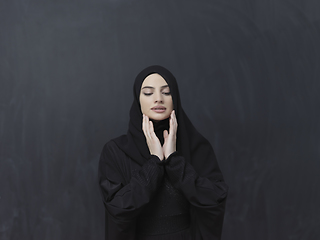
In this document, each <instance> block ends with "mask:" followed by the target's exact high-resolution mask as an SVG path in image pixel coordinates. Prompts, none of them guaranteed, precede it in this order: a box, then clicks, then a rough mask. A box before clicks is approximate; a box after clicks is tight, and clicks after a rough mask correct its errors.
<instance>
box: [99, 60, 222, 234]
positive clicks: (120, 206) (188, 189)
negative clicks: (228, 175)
mask: <svg viewBox="0 0 320 240" xmlns="http://www.w3.org/2000/svg"><path fill="white" fill-rule="evenodd" d="M152 73H158V74H160V75H161V76H162V77H163V78H164V79H165V80H166V82H167V83H168V85H169V88H170V92H171V95H172V99H173V103H174V109H175V112H176V116H177V121H178V132H177V152H174V153H173V154H171V155H170V156H169V157H168V159H166V160H164V161H160V159H159V158H158V157H157V156H154V155H150V152H149V150H148V147H147V144H146V140H145V138H144V135H143V132H142V129H141V126H142V113H141V110H140V104H139V97H138V96H139V93H140V88H141V84H142V82H143V80H144V79H145V77H147V76H148V75H150V74H152ZM163 128H165V129H167V128H168V124H167V122H166V120H165V121H162V122H160V123H158V125H157V124H155V131H156V134H157V136H158V137H159V138H161V136H162V135H161V133H162V131H163ZM157 129H159V132H158V133H157ZM160 140H161V139H160ZM165 181H166V182H167V183H170V184H169V186H171V189H174V190H176V192H177V193H178V194H180V195H181V196H182V198H183V199H185V202H187V203H188V205H187V206H188V210H187V211H188V215H189V216H190V217H189V218H188V221H189V222H188V226H185V225H183V224H182V225H181V221H180V222H179V224H180V225H179V226H177V228H175V229H176V231H174V232H172V230H170V229H169V230H168V231H167V232H166V233H162V234H157V235H149V236H146V235H143V236H142V235H141V232H140V230H139V229H141V226H140V225H141V224H140V225H139V223H140V221H141V220H140V218H139V216H141V215H143V214H144V212H143V211H144V209H147V208H148V206H150V205H152V204H154V202H155V199H157V198H158V196H157V194H159V193H160V192H161V191H162V190H161V189H162V188H163V186H164V182H165ZM99 183H100V188H101V192H102V197H103V202H104V206H105V210H106V222H105V224H106V225H105V229H106V236H105V239H106V240H118V239H126V240H127V239H128V240H129V239H132V240H133V239H135V240H137V239H145V240H162V239H168V240H169V239H175V240H179V239H181V240H182V239H184V240H186V239H188V238H190V239H195V240H201V239H210V240H218V239H220V237H221V231H222V224H223V216H224V208H225V201H226V196H227V185H226V184H225V183H224V181H223V177H222V174H221V171H220V169H219V167H218V164H217V161H216V158H215V154H214V152H213V149H212V147H211V145H210V143H209V142H208V141H207V140H206V139H205V138H204V137H203V136H202V135H201V134H199V133H198V132H197V131H196V129H195V128H194V127H193V125H192V124H191V122H190V120H189V119H188V117H187V116H186V114H185V113H184V111H183V109H182V107H181V104H180V97H179V91H178V88H177V84H176V81H175V78H174V77H173V75H172V74H171V73H170V72H169V71H168V70H166V69H165V68H163V67H160V66H151V67H149V68H146V69H145V70H143V71H142V72H141V73H140V74H139V75H138V76H137V78H136V81H135V84H134V102H133V104H132V107H131V111H130V123H129V130H128V133H127V135H123V136H121V137H119V138H116V139H113V140H111V141H109V142H108V143H107V144H106V145H105V146H104V148H103V150H102V153H101V158H100V162H99ZM166 186H168V184H167V185H166ZM179 199H180V200H177V201H181V197H180V198H179ZM169 200H170V201H172V199H171V198H170V199H169ZM164 201H165V200H164ZM163 203H164V202H162V203H161V204H163ZM155 204H156V205H155V206H157V203H155ZM179 204H180V203H179ZM174 209H176V208H174ZM151 219H152V218H151ZM137 223H138V224H137ZM171 225H172V224H169V225H168V227H172V226H171ZM138 226H140V227H138ZM148 227H149V226H148V224H146V228H148ZM179 227H180V228H182V229H180V228H179ZM178 230H179V231H178Z"/></svg>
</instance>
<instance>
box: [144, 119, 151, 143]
mask: <svg viewBox="0 0 320 240" xmlns="http://www.w3.org/2000/svg"><path fill="white" fill-rule="evenodd" d="M145 121H146V122H145V124H146V133H147V135H148V138H149V139H151V134H150V121H149V117H148V116H146V120H145Z"/></svg>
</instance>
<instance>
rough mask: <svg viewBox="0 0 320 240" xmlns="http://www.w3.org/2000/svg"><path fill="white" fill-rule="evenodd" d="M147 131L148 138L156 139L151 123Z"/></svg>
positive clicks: (150, 122)
mask: <svg viewBox="0 0 320 240" xmlns="http://www.w3.org/2000/svg"><path fill="white" fill-rule="evenodd" d="M149 130H150V137H151V138H152V139H156V138H158V137H157V135H156V133H155V132H154V128H153V123H152V121H149Z"/></svg>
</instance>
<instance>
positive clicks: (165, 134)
mask: <svg viewBox="0 0 320 240" xmlns="http://www.w3.org/2000/svg"><path fill="white" fill-rule="evenodd" d="M168 135H169V133H168V131H167V130H164V131H163V138H164V139H166V138H167V137H168Z"/></svg>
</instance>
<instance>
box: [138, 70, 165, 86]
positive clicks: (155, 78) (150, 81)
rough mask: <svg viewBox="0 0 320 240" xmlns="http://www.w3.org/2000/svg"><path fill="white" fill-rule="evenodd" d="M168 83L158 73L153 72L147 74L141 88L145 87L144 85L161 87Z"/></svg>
mask: <svg viewBox="0 0 320 240" xmlns="http://www.w3.org/2000/svg"><path fill="white" fill-rule="evenodd" d="M165 85H168V83H167V82H166V80H165V79H164V78H163V77H162V76H161V75H159V74H158V73H153V74H150V75H149V76H147V77H146V78H145V79H144V80H143V82H142V85H141V88H143V87H145V86H150V87H162V86H165Z"/></svg>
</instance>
